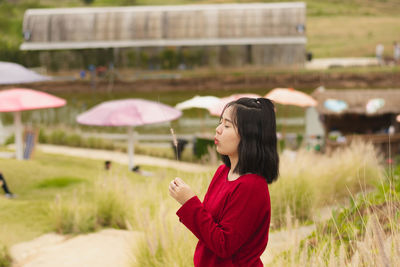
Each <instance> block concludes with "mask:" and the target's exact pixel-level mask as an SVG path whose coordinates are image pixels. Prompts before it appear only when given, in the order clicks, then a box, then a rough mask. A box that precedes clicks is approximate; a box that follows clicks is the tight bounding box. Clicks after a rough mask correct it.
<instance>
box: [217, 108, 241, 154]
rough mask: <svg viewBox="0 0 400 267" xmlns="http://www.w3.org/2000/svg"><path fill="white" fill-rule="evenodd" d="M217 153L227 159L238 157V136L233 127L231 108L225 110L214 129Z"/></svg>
mask: <svg viewBox="0 0 400 267" xmlns="http://www.w3.org/2000/svg"><path fill="white" fill-rule="evenodd" d="M214 142H215V145H216V147H217V152H218V153H220V154H221V155H226V156H229V157H232V156H237V155H238V146H239V142H240V136H239V133H238V132H237V129H236V127H235V126H234V125H233V118H232V107H228V108H227V109H225V111H224V114H223V115H222V118H221V121H220V122H219V125H218V126H217V128H216V135H215V139H214Z"/></svg>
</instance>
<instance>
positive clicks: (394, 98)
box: [312, 89, 400, 116]
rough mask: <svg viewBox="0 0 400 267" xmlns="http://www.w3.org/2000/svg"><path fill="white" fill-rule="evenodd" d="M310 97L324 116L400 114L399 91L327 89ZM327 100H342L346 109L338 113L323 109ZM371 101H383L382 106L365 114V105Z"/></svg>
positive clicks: (316, 91) (318, 91) (315, 92)
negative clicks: (345, 104) (315, 101)
mask: <svg viewBox="0 0 400 267" xmlns="http://www.w3.org/2000/svg"><path fill="white" fill-rule="evenodd" d="M312 96H313V97H314V98H315V99H316V100H317V102H318V105H317V107H316V108H317V110H318V112H319V113H320V114H324V115H339V114H363V115H367V116H375V115H382V114H388V113H394V114H399V113H400V89H353V90H348V89H328V90H319V89H317V90H315V91H314V92H313V93H312ZM328 99H334V100H342V101H344V102H346V103H347V106H348V107H347V108H346V109H345V110H343V111H342V112H340V113H337V112H334V111H332V110H329V109H327V108H326V107H325V105H324V104H325V101H326V100H328ZM372 99H383V100H384V105H383V106H382V107H381V108H378V109H377V110H376V111H375V112H373V113H368V112H367V108H366V106H367V103H368V102H369V101H370V100H372Z"/></svg>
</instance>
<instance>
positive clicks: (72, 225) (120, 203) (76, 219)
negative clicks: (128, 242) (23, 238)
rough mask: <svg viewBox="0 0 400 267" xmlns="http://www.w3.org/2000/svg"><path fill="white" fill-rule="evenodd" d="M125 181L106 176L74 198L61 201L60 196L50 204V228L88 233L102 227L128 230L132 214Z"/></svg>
mask: <svg viewBox="0 0 400 267" xmlns="http://www.w3.org/2000/svg"><path fill="white" fill-rule="evenodd" d="M127 186H128V185H127V182H126V181H122V180H121V179H117V178H112V177H105V178H104V180H102V181H101V182H98V183H96V184H95V186H94V189H93V190H92V191H91V190H89V189H88V188H87V187H83V189H82V190H81V191H80V193H77V192H76V191H75V192H74V195H73V198H72V199H69V200H63V199H62V198H61V196H60V195H58V196H57V197H56V200H55V202H54V203H53V204H52V205H51V207H50V211H51V212H50V213H51V215H52V220H53V227H54V229H55V231H56V232H58V233H63V234H68V233H74V234H77V233H87V232H92V231H95V230H97V229H100V228H101V227H112V228H117V229H127V227H128V225H127V221H128V219H131V217H132V210H131V208H130V206H131V205H132V201H131V198H130V197H129V195H128V193H127V191H126V190H127Z"/></svg>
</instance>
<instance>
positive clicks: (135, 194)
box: [0, 144, 384, 267]
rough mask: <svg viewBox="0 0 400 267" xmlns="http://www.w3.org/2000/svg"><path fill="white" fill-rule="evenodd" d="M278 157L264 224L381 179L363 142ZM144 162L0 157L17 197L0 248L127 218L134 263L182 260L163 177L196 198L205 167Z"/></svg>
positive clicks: (185, 253) (179, 231)
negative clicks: (109, 164) (134, 241)
mask: <svg viewBox="0 0 400 267" xmlns="http://www.w3.org/2000/svg"><path fill="white" fill-rule="evenodd" d="M281 161H282V165H281V177H280V178H279V180H278V182H277V183H274V184H272V185H271V187H270V192H271V202H272V203H273V205H272V207H273V214H274V215H273V218H272V225H271V227H272V230H279V229H281V228H282V227H285V224H284V217H285V214H286V213H287V212H288V209H290V211H291V212H292V214H293V218H294V219H295V220H297V221H299V222H300V224H309V223H311V222H312V218H313V214H314V212H315V211H316V210H318V209H320V208H322V207H324V206H325V205H337V204H339V203H342V201H343V200H345V199H346V198H348V197H349V196H350V195H351V194H356V193H357V192H359V191H360V190H362V189H365V188H373V186H374V185H376V184H380V183H381V182H383V181H384V176H383V169H382V167H381V166H380V165H379V158H377V156H376V154H375V152H374V151H373V149H372V147H371V146H369V145H363V144H357V145H355V146H352V147H350V148H348V149H345V150H342V151H338V152H337V153H335V154H332V155H318V154H314V153H311V152H306V151H303V152H299V154H298V157H296V159H295V160H294V159H293V158H292V157H291V156H290V155H286V154H284V155H282V158H281ZM144 168H145V169H146V170H150V171H151V172H153V173H154V174H155V175H154V176H153V177H151V178H148V177H142V176H138V175H136V174H134V173H130V172H127V170H126V166H120V165H118V164H114V165H113V169H112V172H111V173H107V172H105V171H104V170H103V162H101V161H95V160H82V159H80V158H74V157H66V156H53V155H46V154H42V153H37V154H36V155H35V158H34V159H33V160H30V161H16V160H12V159H9V160H6V159H5V160H2V161H1V162H0V170H2V172H3V173H4V175H5V177H6V178H7V180H8V183H9V185H10V188H11V189H12V190H13V191H14V192H15V193H16V194H17V195H18V197H17V198H16V199H12V200H9V199H6V198H3V197H0V210H1V214H2V216H0V236H1V239H0V249H1V247H2V246H6V247H7V248H9V247H10V246H11V245H13V244H16V243H19V242H22V241H26V240H30V239H32V238H35V237H37V236H39V235H41V234H44V233H47V232H59V233H67V234H79V233H86V232H90V231H96V230H98V229H101V228H102V227H115V228H120V229H124V228H128V226H127V224H126V222H128V224H129V226H130V227H129V228H132V229H134V230H138V231H141V232H144V233H145V240H144V241H143V242H144V243H143V244H141V245H140V246H139V247H140V249H139V250H137V251H135V254H136V257H137V258H138V261H139V266H172V265H174V264H177V265H175V266H182V267H183V266H187V263H188V262H191V259H192V251H193V249H194V245H195V239H194V238H193V236H192V235H191V234H190V233H189V231H187V230H186V229H185V228H184V227H183V226H182V225H181V224H179V222H178V220H177V218H176V215H175V211H176V210H177V208H178V207H179V205H178V203H176V202H175V201H174V200H173V199H171V198H170V197H169V196H168V193H167V188H168V183H169V182H170V180H171V178H173V177H176V176H179V177H182V178H183V179H184V180H185V181H187V183H188V184H189V185H191V186H192V188H194V190H195V192H196V193H197V194H198V195H199V196H200V198H202V197H203V196H204V194H205V191H206V189H207V186H208V183H209V181H210V179H211V177H212V173H211V172H210V173H204V174H192V173H185V172H182V171H179V170H173V169H165V168H157V167H154V166H153V167H151V166H145V167H144ZM171 247H174V248H175V249H173V250H171V249H170V248H171ZM0 254H1V252H0ZM0 260H1V259H0ZM140 264H141V265H140Z"/></svg>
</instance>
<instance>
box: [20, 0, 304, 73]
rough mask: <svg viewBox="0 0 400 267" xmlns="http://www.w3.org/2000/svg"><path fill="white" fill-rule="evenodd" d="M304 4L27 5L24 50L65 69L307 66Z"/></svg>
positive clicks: (44, 61) (46, 62) (24, 25)
mask: <svg viewBox="0 0 400 267" xmlns="http://www.w3.org/2000/svg"><path fill="white" fill-rule="evenodd" d="M305 9H306V7H305V4H304V3H302V2H293V3H269V4H264V3H254V4H221V5H183V6H137V7H110V8H57V9H29V10H27V11H26V13H25V16H24V22H23V34H24V39H25V42H24V43H23V44H22V45H21V49H22V50H41V51H43V53H41V56H40V60H41V63H42V64H44V65H49V64H50V65H51V64H54V63H52V61H54V60H56V61H59V60H61V61H62V66H61V67H62V68H64V67H65V68H74V67H78V66H79V65H80V66H82V65H85V64H106V63H108V62H114V63H116V64H118V65H119V66H133V67H135V66H136V67H145V68H176V67H182V68H185V67H192V66H196V65H222V66H243V65H247V64H252V65H267V66H290V65H295V66H302V65H303V64H304V61H305V54H306V53H305V45H306V37H305V36H306V31H305V29H306V28H305V22H306V10H305ZM51 51H53V52H51ZM93 61H95V62H93ZM76 65H78V66H76Z"/></svg>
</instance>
